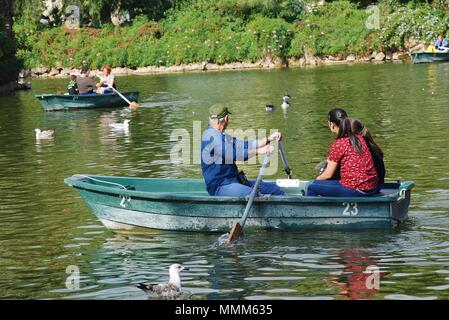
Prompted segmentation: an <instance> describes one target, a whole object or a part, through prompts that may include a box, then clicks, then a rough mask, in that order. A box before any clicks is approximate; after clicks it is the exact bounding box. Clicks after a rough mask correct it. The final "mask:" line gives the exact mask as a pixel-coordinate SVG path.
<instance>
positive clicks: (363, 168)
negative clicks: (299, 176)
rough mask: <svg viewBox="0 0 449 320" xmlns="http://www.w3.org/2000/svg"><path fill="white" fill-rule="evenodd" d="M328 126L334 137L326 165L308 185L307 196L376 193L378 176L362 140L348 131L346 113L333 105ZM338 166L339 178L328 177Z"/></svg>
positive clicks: (342, 195)
mask: <svg viewBox="0 0 449 320" xmlns="http://www.w3.org/2000/svg"><path fill="white" fill-rule="evenodd" d="M328 125H329V129H330V130H331V132H332V133H334V134H336V135H337V138H336V139H335V141H334V142H333V143H332V145H331V147H330V150H329V153H328V159H327V167H326V170H324V172H323V173H322V174H321V175H319V176H318V177H317V179H316V180H314V181H313V182H312V183H311V184H310V185H309V186H308V187H307V192H306V195H307V196H328V197H361V196H365V195H372V194H375V193H377V192H378V186H379V178H378V177H377V173H376V169H375V167H374V162H373V158H372V156H371V153H370V151H369V148H368V146H367V144H366V142H365V140H364V139H363V138H362V136H360V135H359V134H354V133H353V132H352V130H351V122H350V120H349V118H348V116H347V113H346V112H345V111H344V110H343V109H340V108H335V109H332V110H331V111H329V113H328ZM338 165H340V180H329V179H332V177H333V176H334V174H335V171H336V170H337V167H338Z"/></svg>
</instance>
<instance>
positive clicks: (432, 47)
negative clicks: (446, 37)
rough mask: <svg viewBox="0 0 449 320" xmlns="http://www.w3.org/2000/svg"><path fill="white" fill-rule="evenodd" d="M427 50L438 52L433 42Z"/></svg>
mask: <svg viewBox="0 0 449 320" xmlns="http://www.w3.org/2000/svg"><path fill="white" fill-rule="evenodd" d="M426 52H428V53H435V52H437V49H436V48H435V44H434V43H433V42H432V43H430V44H429V46H428V47H427V49H426Z"/></svg>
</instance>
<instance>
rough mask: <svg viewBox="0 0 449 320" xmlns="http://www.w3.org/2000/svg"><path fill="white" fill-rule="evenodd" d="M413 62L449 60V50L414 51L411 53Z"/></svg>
mask: <svg viewBox="0 0 449 320" xmlns="http://www.w3.org/2000/svg"><path fill="white" fill-rule="evenodd" d="M411 56H412V59H413V63H430V62H445V61H449V52H435V53H432V52H414V53H412V54H411Z"/></svg>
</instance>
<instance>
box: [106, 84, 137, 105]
mask: <svg viewBox="0 0 449 320" xmlns="http://www.w3.org/2000/svg"><path fill="white" fill-rule="evenodd" d="M111 89H112V90H113V91H114V92H115V93H117V94H118V95H119V96H120V97H121V98H122V99H123V100H125V101H126V102H127V103H128V104H129V107H130V108H131V109H132V110H135V109H137V108H138V107H139V104H138V103H137V102H135V101H133V102H131V101H129V100H128V99H127V98H126V97H125V96H124V95H123V94H121V93H120V92H119V91H118V90H117V89H115V88H114V87H111Z"/></svg>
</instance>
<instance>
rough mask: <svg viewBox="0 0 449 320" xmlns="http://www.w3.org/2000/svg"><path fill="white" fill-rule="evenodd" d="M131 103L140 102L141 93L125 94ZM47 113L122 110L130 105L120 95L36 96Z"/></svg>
mask: <svg viewBox="0 0 449 320" xmlns="http://www.w3.org/2000/svg"><path fill="white" fill-rule="evenodd" d="M123 95H124V96H125V97H126V98H127V99H128V100H129V101H136V102H137V101H138V99H139V92H125V93H124V94H123ZM36 98H37V99H38V100H39V101H40V103H41V105H42V107H43V108H44V110H46V111H56V110H67V109H88V108H120V107H127V106H128V103H127V102H126V101H125V100H123V98H121V97H120V96H119V95H118V94H115V93H108V94H92V95H82V94H80V95H63V94H43V95H36Z"/></svg>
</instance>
